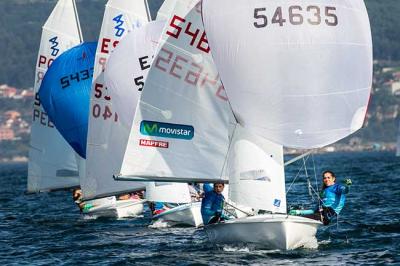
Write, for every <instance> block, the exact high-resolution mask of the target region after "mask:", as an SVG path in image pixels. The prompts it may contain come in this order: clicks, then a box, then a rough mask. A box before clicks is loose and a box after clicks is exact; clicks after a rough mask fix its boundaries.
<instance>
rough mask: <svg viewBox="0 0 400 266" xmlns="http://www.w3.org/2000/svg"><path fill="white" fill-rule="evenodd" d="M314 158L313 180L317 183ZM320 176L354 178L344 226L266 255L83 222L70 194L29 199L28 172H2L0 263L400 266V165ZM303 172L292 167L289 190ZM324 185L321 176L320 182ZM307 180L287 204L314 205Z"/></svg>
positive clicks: (385, 159)
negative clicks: (310, 245) (304, 245)
mask: <svg viewBox="0 0 400 266" xmlns="http://www.w3.org/2000/svg"><path fill="white" fill-rule="evenodd" d="M311 161H312V160H311V158H310V159H309V160H308V162H309V164H308V170H309V174H310V175H311V176H312V177H313V176H314V174H313V169H312V164H310V162H311ZM314 161H315V165H316V170H317V172H318V173H320V172H321V171H322V170H325V169H326V168H330V169H332V170H334V171H336V172H337V175H338V176H339V177H342V178H344V177H351V178H352V179H353V184H354V185H353V186H352V189H351V192H350V195H349V196H348V203H347V205H346V207H345V209H344V210H343V212H342V215H341V217H340V220H339V224H334V225H332V226H329V227H324V228H322V229H321V230H320V231H319V232H318V240H319V248H318V249H316V250H305V249H302V250H295V251H288V252H282V251H268V250H262V249H255V248H252V247H240V248H239V247H230V246H222V247H215V246H213V245H211V244H210V243H209V242H207V238H206V236H205V234H204V233H203V232H202V231H201V230H197V231H196V230H194V229H190V228H163V229H156V228H149V227H148V225H149V224H150V218H149V216H148V215H147V214H145V216H144V217H142V218H137V219H131V220H129V219H127V220H112V219H95V220H94V219H84V218H82V217H81V216H80V214H79V212H78V210H77V209H76V207H75V206H74V204H73V202H72V199H71V197H70V193H69V192H65V191H59V192H53V193H48V194H40V195H25V194H24V191H25V183H26V172H27V165H25V164H3V165H0V263H1V264H2V265H23V264H28V265H49V264H60V265H64V264H66V265H69V264H75V265H76V264H97V265H124V264H140V265H150V264H157V265H160V264H164V265H171V264H179V265H193V264H197V265H216V264H268V265H292V264H311V263H313V264H315V265H333V264H334V265H342V264H363V265H365V264H372V265H376V264H382V265H389V264H393V265H395V264H399V265H400V255H399V253H400V222H399V220H400V219H399V215H400V158H396V157H394V155H393V154H389V153H348V154H339V153H336V154H325V155H316V156H314ZM299 167H301V164H298V165H293V166H291V167H290V168H289V169H288V170H287V172H286V174H287V177H288V184H289V183H290V182H291V180H292V178H293V177H294V176H295V175H296V173H297V171H298V169H299ZM318 179H319V175H318ZM305 184H306V182H305V178H304V176H300V177H298V179H297V180H296V182H295V183H294V185H293V186H292V189H291V191H290V193H289V194H288V202H289V203H290V202H294V203H297V202H306V201H309V196H308V194H307V189H306V186H305Z"/></svg>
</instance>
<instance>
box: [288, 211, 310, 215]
mask: <svg viewBox="0 0 400 266" xmlns="http://www.w3.org/2000/svg"><path fill="white" fill-rule="evenodd" d="M312 214H314V210H290V211H289V215H312Z"/></svg>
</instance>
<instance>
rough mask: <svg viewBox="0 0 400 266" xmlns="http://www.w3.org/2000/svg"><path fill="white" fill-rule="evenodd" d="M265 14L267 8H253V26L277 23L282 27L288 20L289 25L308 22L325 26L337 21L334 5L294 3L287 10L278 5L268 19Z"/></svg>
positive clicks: (333, 24) (261, 26) (260, 26)
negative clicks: (322, 5) (300, 4)
mask: <svg viewBox="0 0 400 266" xmlns="http://www.w3.org/2000/svg"><path fill="white" fill-rule="evenodd" d="M284 13H285V14H284ZM267 14H268V12H267V8H265V7H259V8H255V9H254V19H255V21H254V27H256V28H265V27H267V26H268V25H269V24H271V25H273V24H277V25H279V26H280V27H282V26H284V25H285V23H288V22H289V23H290V24H291V25H303V24H310V25H313V26H318V25H321V24H323V23H325V24H326V25H327V26H332V27H334V26H337V25H338V23H339V19H338V16H337V15H336V7H333V6H325V7H320V6H316V5H310V6H306V7H302V6H299V5H294V6H289V7H288V10H287V12H286V10H283V8H282V7H280V6H278V7H277V8H276V9H275V12H274V13H273V15H272V18H271V20H270V21H269V19H268V16H267ZM286 14H287V15H286Z"/></svg>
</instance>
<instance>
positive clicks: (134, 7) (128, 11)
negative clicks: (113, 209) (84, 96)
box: [81, 0, 150, 198]
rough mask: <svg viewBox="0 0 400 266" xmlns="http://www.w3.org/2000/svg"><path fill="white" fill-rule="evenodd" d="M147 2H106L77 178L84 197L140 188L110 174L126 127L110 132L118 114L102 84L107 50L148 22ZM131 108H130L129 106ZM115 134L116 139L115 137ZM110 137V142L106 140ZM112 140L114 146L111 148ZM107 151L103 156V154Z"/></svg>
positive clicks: (119, 155)
mask: <svg viewBox="0 0 400 266" xmlns="http://www.w3.org/2000/svg"><path fill="white" fill-rule="evenodd" d="M149 18H150V16H149V13H148V9H147V2H146V1H143V0H133V1H126V0H110V1H108V3H107V5H106V9H105V12H104V18H103V23H102V27H101V31H100V37H99V43H98V46H97V51H96V58H95V66H94V74H93V85H92V93H91V99H90V110H89V129H88V142H87V162H86V175H85V177H83V178H81V187H82V191H83V195H84V198H94V197H101V196H108V195H115V194H116V192H117V191H119V192H121V193H122V192H125V191H132V190H136V189H143V188H144V185H143V184H139V183H124V182H116V181H114V179H113V174H114V173H115V172H116V171H117V169H118V168H119V167H120V163H121V160H122V156H123V155H121V154H123V150H124V148H123V150H121V151H119V150H118V148H121V147H123V146H124V145H120V141H124V140H125V142H126V139H127V137H128V134H129V130H127V131H125V132H122V131H119V133H120V134H121V135H113V132H115V131H113V128H114V126H116V127H120V125H119V123H120V120H119V115H120V114H119V113H117V112H116V111H115V110H114V103H113V98H112V97H111V96H110V94H109V92H108V90H107V88H106V86H105V84H104V75H103V74H104V69H105V66H106V63H107V60H108V58H109V56H110V53H111V51H112V50H113V49H114V48H115V47H116V46H117V45H118V43H119V42H120V41H121V40H122V39H123V38H124V37H125V36H126V35H127V33H128V32H130V31H134V30H135V29H137V28H140V27H141V26H142V25H144V24H146V23H147V22H148V21H149ZM133 108H134V107H133ZM115 137H117V138H115ZM110 138H112V140H113V142H110V141H109V140H110ZM114 143H115V147H112V146H113V145H114ZM110 152H112V153H111V154H109V155H107V156H104V154H106V153H110Z"/></svg>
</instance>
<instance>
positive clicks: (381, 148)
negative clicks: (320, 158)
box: [0, 143, 396, 164]
mask: <svg viewBox="0 0 400 266" xmlns="http://www.w3.org/2000/svg"><path fill="white" fill-rule="evenodd" d="M307 151H309V150H298V149H287V148H285V149H284V155H300V154H304V153H306V152H307ZM337 152H345V153H353V152H354V153H357V152H388V153H391V152H393V153H395V152H396V144H395V143H384V144H382V143H380V144H375V145H372V144H371V145H356V146H349V145H344V144H337V145H334V146H327V147H324V148H320V149H314V150H313V153H314V154H325V153H337ZM28 161H29V158H28V157H26V156H16V157H13V158H11V159H10V158H0V163H2V164H3V163H27V162H28Z"/></svg>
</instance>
